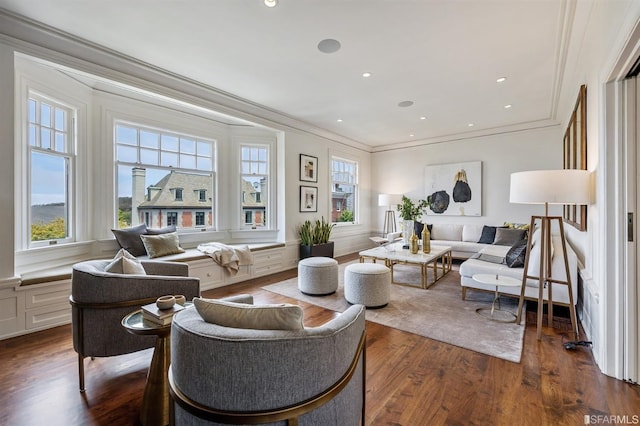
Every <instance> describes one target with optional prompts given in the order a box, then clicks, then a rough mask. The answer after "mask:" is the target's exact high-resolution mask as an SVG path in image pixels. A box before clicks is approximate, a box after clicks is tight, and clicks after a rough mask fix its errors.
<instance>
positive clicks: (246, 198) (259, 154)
mask: <svg viewBox="0 0 640 426" xmlns="http://www.w3.org/2000/svg"><path fill="white" fill-rule="evenodd" d="M240 151H241V160H240V169H241V174H240V185H241V191H242V193H241V200H242V213H243V217H244V219H243V223H244V225H245V226H248V225H250V226H251V227H264V226H267V211H268V210H269V209H268V207H269V206H268V201H269V200H268V194H269V148H268V146H267V145H242V146H241V147H240Z"/></svg>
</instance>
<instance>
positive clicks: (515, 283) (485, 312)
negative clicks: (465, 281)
mask: <svg viewBox="0 0 640 426" xmlns="http://www.w3.org/2000/svg"><path fill="white" fill-rule="evenodd" d="M472 278H473V279H474V280H476V281H478V282H479V283H482V284H487V285H491V286H495V288H496V289H495V293H494V296H493V302H492V303H491V308H478V309H476V312H477V313H478V314H480V315H482V316H483V317H486V318H489V319H490V320H493V321H498V322H515V321H516V314H514V313H513V312H511V311H507V310H504V309H500V287H520V286H522V280H519V279H517V278H512V277H507V276H505V275H499V274H475V275H474V276H473V277H472ZM496 305H497V307H496Z"/></svg>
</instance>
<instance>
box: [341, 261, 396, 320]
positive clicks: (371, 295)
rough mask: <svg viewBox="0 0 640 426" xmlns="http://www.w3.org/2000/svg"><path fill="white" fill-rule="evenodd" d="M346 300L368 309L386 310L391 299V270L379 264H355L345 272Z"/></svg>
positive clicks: (349, 266)
mask: <svg viewBox="0 0 640 426" xmlns="http://www.w3.org/2000/svg"><path fill="white" fill-rule="evenodd" d="M344 298H345V299H347V302H349V303H352V304H354V305H355V304H361V305H364V306H366V307H367V308H371V309H375V308H384V307H385V306H387V304H388V303H389V300H390V299H391V270H390V269H389V268H387V267H386V266H384V265H380V264H377V263H354V264H352V265H348V266H347V267H346V268H345V270H344Z"/></svg>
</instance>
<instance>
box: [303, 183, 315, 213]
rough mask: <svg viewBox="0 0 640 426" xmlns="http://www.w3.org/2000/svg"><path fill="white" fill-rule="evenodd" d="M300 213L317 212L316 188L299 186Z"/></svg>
mask: <svg viewBox="0 0 640 426" xmlns="http://www.w3.org/2000/svg"><path fill="white" fill-rule="evenodd" d="M300 211H301V212H317V211H318V188H316V187H315V186H303V185H300Z"/></svg>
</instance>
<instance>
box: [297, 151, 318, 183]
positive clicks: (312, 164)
mask: <svg viewBox="0 0 640 426" xmlns="http://www.w3.org/2000/svg"><path fill="white" fill-rule="evenodd" d="M300 180H301V181H303V182H317V181H318V157H312V156H311V155H305V154H300Z"/></svg>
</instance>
